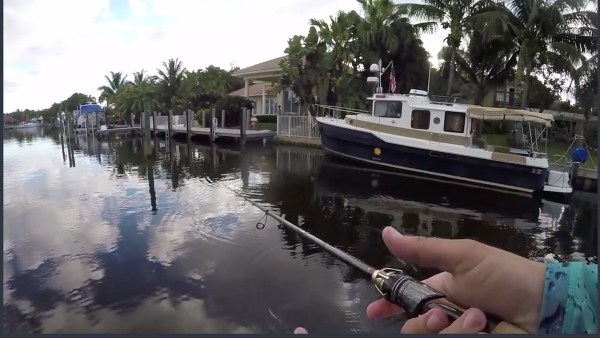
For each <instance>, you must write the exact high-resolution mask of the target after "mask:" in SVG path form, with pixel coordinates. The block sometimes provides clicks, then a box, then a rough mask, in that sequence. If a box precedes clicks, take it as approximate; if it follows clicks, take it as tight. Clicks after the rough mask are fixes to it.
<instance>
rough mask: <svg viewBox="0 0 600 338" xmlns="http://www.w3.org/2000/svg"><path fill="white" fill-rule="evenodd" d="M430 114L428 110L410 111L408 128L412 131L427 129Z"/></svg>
mask: <svg viewBox="0 0 600 338" xmlns="http://www.w3.org/2000/svg"><path fill="white" fill-rule="evenodd" d="M430 117H431V112H430V111H429V110H420V109H415V110H413V111H412V118H411V121H410V126H411V128H413V129H429V119H430Z"/></svg>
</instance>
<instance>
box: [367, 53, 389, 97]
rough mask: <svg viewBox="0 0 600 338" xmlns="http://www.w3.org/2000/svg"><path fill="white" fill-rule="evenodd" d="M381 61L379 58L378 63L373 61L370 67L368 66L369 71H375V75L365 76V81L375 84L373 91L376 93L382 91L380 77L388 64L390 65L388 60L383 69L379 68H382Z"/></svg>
mask: <svg viewBox="0 0 600 338" xmlns="http://www.w3.org/2000/svg"><path fill="white" fill-rule="evenodd" d="M382 62H383V61H381V59H379V62H378V63H374V64H372V65H371V68H369V70H370V71H371V73H376V74H377V76H369V77H368V78H367V82H368V83H376V84H377V89H376V90H375V92H376V93H377V94H381V93H383V86H382V85H381V78H382V76H383V74H384V73H385V72H386V71H387V69H388V68H389V67H390V65H392V62H390V63H389V64H388V65H387V66H386V67H385V69H383V70H381V68H383V64H382Z"/></svg>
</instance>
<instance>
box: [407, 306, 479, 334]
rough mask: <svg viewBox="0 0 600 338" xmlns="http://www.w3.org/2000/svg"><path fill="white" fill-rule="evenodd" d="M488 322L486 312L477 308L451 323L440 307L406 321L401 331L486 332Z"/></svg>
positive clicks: (467, 311) (469, 310)
mask: <svg viewBox="0 0 600 338" xmlns="http://www.w3.org/2000/svg"><path fill="white" fill-rule="evenodd" d="M486 323H487V319H486V317H485V314H484V313H483V312H482V311H481V310H479V309H475V308H471V309H467V310H466V311H465V312H464V313H463V314H462V316H460V317H459V318H458V319H456V320H455V321H454V322H452V323H450V321H449V320H448V316H447V315H446V313H444V311H442V310H441V309H439V308H433V309H431V310H429V311H428V312H427V313H425V314H423V315H420V316H418V317H415V318H412V319H409V320H408V321H406V323H404V325H403V326H402V329H401V330H400V332H401V333H413V334H414V333H446V334H448V333H449V334H453V333H465V334H473V333H485V332H484V331H483V330H484V328H485V325H486Z"/></svg>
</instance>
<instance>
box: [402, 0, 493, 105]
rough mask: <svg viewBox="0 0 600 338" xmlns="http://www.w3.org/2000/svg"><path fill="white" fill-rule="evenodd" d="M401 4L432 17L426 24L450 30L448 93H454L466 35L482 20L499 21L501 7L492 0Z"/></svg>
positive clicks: (414, 14)
mask: <svg viewBox="0 0 600 338" xmlns="http://www.w3.org/2000/svg"><path fill="white" fill-rule="evenodd" d="M399 7H400V8H401V9H402V10H404V11H406V13H407V14H408V15H409V16H411V17H415V18H419V19H425V20H431V21H429V22H425V23H422V24H427V25H428V27H433V26H437V23H440V24H441V26H442V28H444V29H449V30H450V34H449V35H448V37H447V38H446V41H447V44H448V48H449V52H450V63H449V76H448V87H447V89H446V95H450V94H451V90H452V85H453V82H454V76H455V67H456V58H457V55H458V48H459V47H460V44H461V41H462V39H463V36H464V35H465V34H466V33H467V32H469V31H473V26H474V25H477V24H480V23H482V22H495V21H497V20H498V19H499V18H500V17H501V12H500V11H498V6H496V4H495V3H494V1H490V0H423V3H422V4H417V3H409V4H401V5H399Z"/></svg>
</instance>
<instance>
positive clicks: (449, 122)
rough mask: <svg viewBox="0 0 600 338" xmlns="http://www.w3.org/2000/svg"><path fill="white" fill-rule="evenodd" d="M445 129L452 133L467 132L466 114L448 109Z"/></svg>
mask: <svg viewBox="0 0 600 338" xmlns="http://www.w3.org/2000/svg"><path fill="white" fill-rule="evenodd" d="M444 131H449V132H451V133H464V132H465V114H464V113H460V112H455V111H447V112H446V116H445V117H444Z"/></svg>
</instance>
